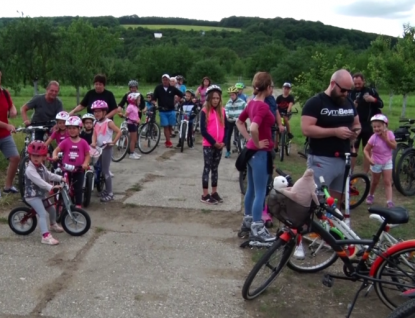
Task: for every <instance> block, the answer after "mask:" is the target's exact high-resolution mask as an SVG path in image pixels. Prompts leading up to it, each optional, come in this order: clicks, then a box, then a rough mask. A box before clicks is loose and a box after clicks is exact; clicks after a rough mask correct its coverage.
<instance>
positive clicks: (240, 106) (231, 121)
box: [225, 86, 246, 158]
mask: <svg viewBox="0 0 415 318" xmlns="http://www.w3.org/2000/svg"><path fill="white" fill-rule="evenodd" d="M228 93H229V95H230V99H229V100H228V102H227V103H226V105H225V113H226V120H227V122H228V126H227V130H226V139H225V145H226V154H225V158H229V157H230V156H231V139H232V133H233V130H234V129H235V123H236V120H237V119H238V117H239V115H240V114H241V113H242V111H243V110H244V109H245V107H246V102H245V101H244V100H243V99H241V98H240V97H239V96H238V94H239V90H238V89H237V88H236V87H235V86H232V87H229V88H228Z"/></svg>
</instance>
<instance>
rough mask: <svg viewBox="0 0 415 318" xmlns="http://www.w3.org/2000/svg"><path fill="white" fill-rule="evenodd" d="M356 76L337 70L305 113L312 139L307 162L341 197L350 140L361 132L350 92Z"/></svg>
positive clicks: (303, 118)
mask: <svg viewBox="0 0 415 318" xmlns="http://www.w3.org/2000/svg"><path fill="white" fill-rule="evenodd" d="M352 87H353V79H352V76H351V75H350V73H349V72H348V71H347V70H338V71H336V72H335V73H334V74H333V75H332V77H331V79H330V84H329V87H327V89H326V90H325V91H324V92H322V93H319V94H317V95H316V96H314V97H311V98H310V99H309V100H308V101H307V102H306V103H305V105H304V107H303V111H302V114H301V129H302V132H303V134H304V135H305V136H307V137H309V139H310V153H309V155H308V159H307V166H308V168H311V169H313V170H314V178H315V182H316V184H317V185H318V186H319V185H320V181H319V178H320V176H323V177H324V180H325V183H326V185H327V186H328V187H329V189H330V194H331V195H332V196H333V197H334V198H337V199H339V200H340V199H341V195H342V192H343V190H344V182H345V180H344V174H345V159H344V154H345V153H346V152H350V142H351V141H353V140H355V139H356V138H357V136H358V134H359V133H360V130H361V126H360V122H359V116H358V115H357V112H356V108H355V106H354V104H353V101H352V100H351V99H350V98H348V94H349V92H350V91H351V89H352Z"/></svg>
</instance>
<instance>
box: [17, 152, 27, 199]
mask: <svg viewBox="0 0 415 318" xmlns="http://www.w3.org/2000/svg"><path fill="white" fill-rule="evenodd" d="M28 164H29V157H28V156H25V157H22V158H21V159H20V162H19V175H18V176H17V180H18V182H19V191H20V195H21V197H22V198H23V197H24V190H25V173H26V167H27V165H28Z"/></svg>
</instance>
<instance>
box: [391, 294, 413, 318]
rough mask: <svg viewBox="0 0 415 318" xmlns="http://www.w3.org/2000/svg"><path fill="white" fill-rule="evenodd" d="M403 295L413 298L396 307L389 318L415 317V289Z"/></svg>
mask: <svg viewBox="0 0 415 318" xmlns="http://www.w3.org/2000/svg"><path fill="white" fill-rule="evenodd" d="M402 296H404V297H408V298H412V299H410V300H408V301H406V302H405V303H403V304H402V305H400V306H398V307H396V309H395V310H394V311H392V312H391V313H390V315H389V316H388V317H387V318H415V289H410V290H407V291H405V292H403V293H402Z"/></svg>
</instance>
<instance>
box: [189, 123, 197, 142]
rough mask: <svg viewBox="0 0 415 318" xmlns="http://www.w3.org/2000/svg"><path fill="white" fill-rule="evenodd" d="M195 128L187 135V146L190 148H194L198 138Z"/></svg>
mask: <svg viewBox="0 0 415 318" xmlns="http://www.w3.org/2000/svg"><path fill="white" fill-rule="evenodd" d="M195 132H196V130H195V126H194V124H193V127H192V131H190V132H189V133H188V135H187V145H188V146H189V148H193V145H194V143H195V140H196V137H195Z"/></svg>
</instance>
